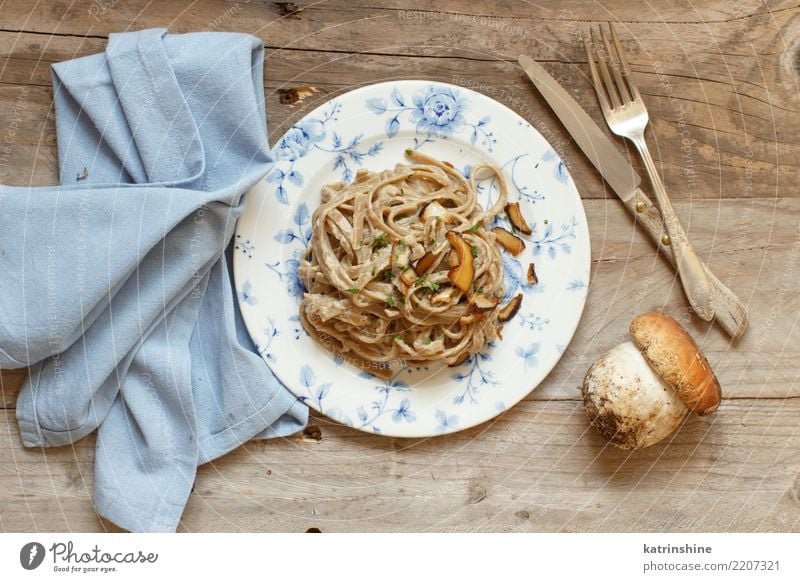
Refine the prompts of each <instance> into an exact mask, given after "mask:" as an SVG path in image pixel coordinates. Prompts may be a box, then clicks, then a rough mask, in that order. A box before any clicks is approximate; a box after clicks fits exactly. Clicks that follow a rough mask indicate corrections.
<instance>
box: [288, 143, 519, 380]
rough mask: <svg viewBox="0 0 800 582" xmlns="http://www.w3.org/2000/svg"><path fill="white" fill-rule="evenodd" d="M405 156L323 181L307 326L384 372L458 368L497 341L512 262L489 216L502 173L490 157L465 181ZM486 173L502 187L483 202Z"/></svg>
mask: <svg viewBox="0 0 800 582" xmlns="http://www.w3.org/2000/svg"><path fill="white" fill-rule="evenodd" d="M406 155H407V157H408V158H409V159H410V163H409V164H407V165H405V164H398V165H397V166H396V167H395V169H394V170H385V171H382V172H368V171H365V170H362V171H360V172H358V174H357V175H356V177H355V181H354V182H353V183H352V184H350V185H346V184H344V183H341V182H338V183H335V184H329V185H326V186H324V187H323V188H322V200H321V204H320V206H319V208H317V210H316V211H315V212H314V214H313V216H312V227H313V235H312V238H311V241H310V244H309V247H308V249H307V250H306V252H305V254H304V255H303V257H302V260H301V261H300V266H299V269H298V274H299V276H300V278H301V280H302V281H303V284H304V286H305V289H306V293H305V295H304V297H303V300H302V302H301V303H300V319H301V321H302V323H303V326H304V328H305V329H306V330H307V331H308V332H309V333H310V334H311V335H312V336H314V337H315V338H316V339H317V341H319V342H320V343H321V344H322V345H323V346H325V347H326V348H327V349H329V350H330V351H333V352H335V353H336V354H338V355H340V356H341V357H343V358H344V359H346V360H347V361H349V362H351V363H353V364H355V365H357V366H359V367H361V368H365V369H369V370H370V371H372V372H373V373H376V374H379V375H385V374H382V373H381V372H382V371H387V368H388V367H389V366H390V364H392V363H395V362H405V363H406V364H409V365H424V364H427V363H431V362H435V361H442V362H445V363H447V364H450V365H455V364H458V363H460V362H462V361H464V360H465V359H466V358H467V357H469V356H470V355H471V354H474V353H475V352H477V351H478V350H480V349H481V348H482V347H483V346H484V345H485V344H486V342H488V341H492V340H495V339H498V338H499V337H500V328H501V323H500V321H499V320H498V318H499V314H500V311H501V308H500V306H499V303H500V301H501V299H502V298H503V296H504V293H505V291H504V288H503V261H502V258H501V256H500V250H499V249H498V247H497V245H496V244H495V240H496V235H495V233H493V232H492V230H491V223H492V221H493V219H494V217H495V216H496V215H497V214H498V213H500V212H502V210H503V208H504V206H505V204H506V197H507V187H506V182H505V180H504V178H503V175H502V173H501V172H500V170H498V169H497V168H496V167H495V166H493V165H491V164H487V163H481V164H478V165H476V166H474V167H473V169H472V172H471V173H470V174H471V175H470V178H469V179H468V180H467V179H465V178H464V177H463V176H462V175H461V173H460V172H458V171H457V170H455V169H454V168H452V167H451V166H450V164H448V163H446V162H440V161H438V160H435V159H433V158H431V157H429V156H426V155H424V154H421V153H419V152H414V151H411V150H406ZM487 171H488V172H492V173H494V175H495V176H496V180H497V185H498V194H497V199H496V200H495V201H494V203H493V204H492V206H491V208H488V209H484V208H482V207H481V205H480V203H479V202H478V200H477V193H476V185H475V177H476V176H477V175H485V173H486V172H487Z"/></svg>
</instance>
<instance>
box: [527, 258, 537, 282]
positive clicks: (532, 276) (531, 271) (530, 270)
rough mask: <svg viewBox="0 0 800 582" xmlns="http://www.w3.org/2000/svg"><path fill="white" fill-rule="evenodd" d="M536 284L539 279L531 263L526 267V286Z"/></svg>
mask: <svg viewBox="0 0 800 582" xmlns="http://www.w3.org/2000/svg"><path fill="white" fill-rule="evenodd" d="M538 282H539V279H538V278H537V277H536V267H534V266H533V263H531V264H530V265H528V285H536V284H537V283H538Z"/></svg>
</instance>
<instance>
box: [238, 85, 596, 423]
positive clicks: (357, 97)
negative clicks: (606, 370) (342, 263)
mask: <svg viewBox="0 0 800 582" xmlns="http://www.w3.org/2000/svg"><path fill="white" fill-rule="evenodd" d="M406 148H414V149H420V150H421V151H423V152H425V153H427V154H429V155H431V156H434V157H437V158H439V159H443V160H448V161H450V162H451V163H453V164H454V165H455V166H456V168H458V169H459V170H461V171H462V172H463V173H465V174H468V173H469V169H470V167H471V166H472V165H474V164H476V163H477V162H479V161H489V162H492V163H493V164H495V165H497V166H498V167H500V168H502V170H503V172H504V174H505V177H506V178H507V180H508V183H509V187H510V189H511V191H510V193H509V198H510V200H511V201H515V200H519V201H520V203H521V206H522V208H523V214H524V215H525V216H526V217H527V219H528V222H529V223H530V225H531V227H532V229H533V235H532V236H530V237H527V240H526V245H527V248H526V250H525V252H524V253H523V254H522V255H520V256H519V257H516V258H514V257H511V256H510V255H508V253H505V252H503V259H504V263H505V271H506V273H505V277H506V281H505V284H506V292H507V297H511V296H513V295H514V294H516V293H518V292H519V291H522V292H523V293H524V300H523V303H522V308H521V309H520V311H519V313H518V314H517V315H516V316H515V317H514V319H512V320H511V321H509V322H508V323H506V324H505V327H504V328H503V337H504V339H503V340H502V341H500V342H497V343H496V344H495V345H491V346H486V348H485V349H484V350H482V351H481V352H480V353H479V354H477V355H476V356H473V357H472V358H470V359H469V360H467V361H466V362H465V363H464V364H462V365H461V366H458V367H455V368H448V367H446V366H441V365H437V366H430V367H427V368H422V369H411V368H408V369H404V370H400V371H398V372H397V373H396V374H395V376H394V377H393V378H392V379H391V380H390V381H384V380H381V379H379V378H377V377H374V376H372V375H370V374H368V373H365V372H362V371H361V370H358V369H356V368H354V367H351V366H350V365H349V364H346V363H344V362H342V361H341V359H340V358H337V357H334V356H333V355H332V354H331V353H329V352H328V351H326V350H325V349H324V348H322V347H321V346H319V345H318V344H317V343H316V342H315V341H314V340H313V339H312V338H311V337H310V336H308V335H307V334H306V333H305V331H304V330H303V329H302V327H301V325H300V322H299V319H298V315H297V312H298V305H299V302H300V299H301V298H302V294H303V288H302V285H301V283H300V281H299V279H298V278H297V265H298V259H299V257H300V254H301V252H302V251H303V249H304V248H305V247H306V245H307V242H308V240H309V238H310V237H311V224H310V216H311V213H312V212H313V211H314V209H315V208H316V207H317V206H318V205H319V200H320V188H321V187H322V186H323V185H324V184H327V183H330V182H336V181H339V180H344V181H351V180H352V178H353V176H354V175H355V172H356V171H357V170H358V169H359V168H367V169H370V170H382V169H386V168H392V167H394V165H395V164H396V163H397V162H402V161H404V156H403V151H404V150H405V149H406ZM273 152H274V154H275V159H276V160H277V162H276V164H275V166H274V168H273V169H272V170H271V172H270V173H269V174H268V175H267V177H266V178H265V179H264V180H263V181H262V182H261V183H259V184H258V185H257V186H256V187H255V188H254V189H253V190H252V191H251V192H250V193H249V194H248V199H247V207H246V210H245V212H244V214H243V215H242V217H241V219H240V220H239V224H238V227H237V232H236V246H235V249H236V255H235V258H234V273H235V282H236V289H237V291H238V294H239V302H240V305H241V307H242V313H243V315H244V320H245V323H246V324H247V328H248V330H249V332H250V335H251V337H252V338H253V341H254V342H255V344H256V345H257V346H258V349H259V352H260V353H261V355H262V357H263V358H264V360H265V361H266V362H267V364H268V365H269V366H270V368H271V369H272V370H273V371H274V373H275V374H276V375H277V376H278V378H279V379H280V380H281V381H282V382H283V383H284V384H285V385H286V387H287V388H289V390H291V391H292V392H293V393H294V394H296V395H297V397H298V398H300V399H301V400H303V401H304V402H305V403H306V404H308V405H309V406H311V407H313V408H315V409H316V410H318V411H320V412H321V413H323V414H325V415H327V416H328V417H330V418H332V419H334V420H336V421H338V422H341V423H344V424H347V425H349V426H352V427H355V428H358V429H361V430H364V431H368V432H374V433H380V434H384V435H391V436H401V437H424V436H431V435H436V434H444V433H450V432H455V431H458V430H461V429H465V428H468V427H471V426H474V425H476V424H478V423H481V422H484V421H486V420H489V419H491V418H493V417H494V416H496V415H498V414H500V413H502V412H503V411H504V410H506V409H507V408H509V407H511V406H513V405H514V404H516V403H517V402H519V401H520V400H521V399H522V398H523V397H525V395H527V394H528V393H529V392H530V391H531V390H533V389H534V388H535V387H536V386H538V385H539V383H540V382H541V381H542V380H543V379H544V377H545V376H546V375H547V373H548V372H549V371H550V370H551V369H552V368H553V366H554V365H555V364H556V362H557V361H558V360H559V358H560V357H561V355H562V353H563V352H564V349H565V348H566V346H567V344H568V343H569V341H570V340H571V339H572V336H573V334H574V332H575V328H576V327H577V325H578V321H579V319H580V316H581V313H582V312H583V307H584V303H585V301H586V292H587V287H588V283H589V268H590V252H589V233H588V230H587V226H586V216H585V214H584V210H583V205H582V203H581V200H580V197H579V195H578V192H577V190H576V189H575V185H574V183H573V182H572V179H571V177H570V175H569V173H568V172H567V170H566V168H565V167H564V164H563V163H562V162H561V160H560V159H559V157H558V155H557V154H556V153H555V151H554V150H553V148H552V147H551V146H550V145H549V144H548V143H547V141H546V140H545V139H544V138H543V137H542V136H541V135H540V134H539V133H538V132H537V131H536V130H535V129H533V128H532V127H531V126H530V125H529V124H528V123H527V122H526V121H525V120H524V119H522V118H521V117H520V116H519V115H517V114H516V113H514V112H513V111H511V110H510V109H508V108H507V107H505V106H504V105H501V104H500V103H497V102H496V101H494V100H492V99H490V98H488V97H486V96H484V95H481V94H479V93H476V92H474V91H470V90H467V89H464V88H460V87H455V86H452V85H446V84H442V83H431V82H427V81H399V82H391V83H380V84H377V85H371V86H368V87H363V88H360V89H357V90H354V91H351V92H349V93H347V94H345V95H342V96H340V97H337V98H335V99H333V100H331V101H329V102H328V103H325V104H324V105H322V106H320V107H318V108H317V109H315V110H314V111H312V112H311V113H309V114H308V115H307V116H306V117H304V118H303V119H302V120H301V121H300V122H299V123H297V124H296V125H295V126H293V127H292V128H291V129H290V130H289V131H288V132H287V133H286V134H285V135H284V136H283V137H282V138H281V139H280V140H279V141H278V143H277V145H276V146H275V148H274V150H273ZM480 187H481V190H482V193H481V195H482V196H483V197H484V198H483V200H484V202H483V203H484V205H486V197H487V196H488V195H489V193H490V192H493V191H495V189H496V186H495V184H494V183H493V181H492V180H491V179H487V180H484V181H483V182H481V184H480ZM501 222H502V220H501ZM506 226H508V225H507V223H506ZM531 262H533V263H534V264H535V268H536V273H537V275H538V278H539V283H538V284H537V285H534V286H530V285H528V282H527V279H526V275H525V273H526V271H527V267H528V264H529V263H531Z"/></svg>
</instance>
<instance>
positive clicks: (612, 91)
mask: <svg viewBox="0 0 800 582" xmlns="http://www.w3.org/2000/svg"><path fill="white" fill-rule="evenodd" d="M598 28H599V31H600V32H599V37H600V38H599V39H598V34H597V33H596V32H595V31H594V29H592V30H591V42H589V40H588V39H584V41H583V44H584V47H585V48H586V60H587V61H588V63H589V71H590V72H591V75H592V84H593V85H594V88H595V91H596V92H597V98H598V100H599V101H600V107H602V108H603V110H604V111H605V110H607V109H617V108H618V107H622V106H624V105H626V104H628V103H631V102H634V101H638V100H640V99H641V96H640V95H639V89H638V88H637V87H636V83H635V82H634V81H633V78H632V77H631V76H630V75H629V73H630V68H629V67H628V61H627V59H626V58H625V52H624V51H623V50H622V45H621V44H620V42H619V37H617V33H616V31H615V30H614V27H613V26H612V25H611V23H610V22H609V23H608V29H609V32H610V34H611V40H612V41H613V45H614V46H613V47H612V46H611V44H612V43H611V42H609V40H608V36H607V35H606V32H605V30H604V29H603V27H602V25H601V26H600V27H598ZM598 69H599V70H600V71H599V73H598ZM601 77H602V81H601ZM612 77H613V79H612Z"/></svg>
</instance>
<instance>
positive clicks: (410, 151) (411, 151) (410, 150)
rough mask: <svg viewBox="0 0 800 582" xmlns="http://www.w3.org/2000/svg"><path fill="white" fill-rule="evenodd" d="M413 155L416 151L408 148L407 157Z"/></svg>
mask: <svg viewBox="0 0 800 582" xmlns="http://www.w3.org/2000/svg"><path fill="white" fill-rule="evenodd" d="M413 153H414V150H412V149H411V148H406V155H407V156H410V155H411V154H413Z"/></svg>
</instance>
